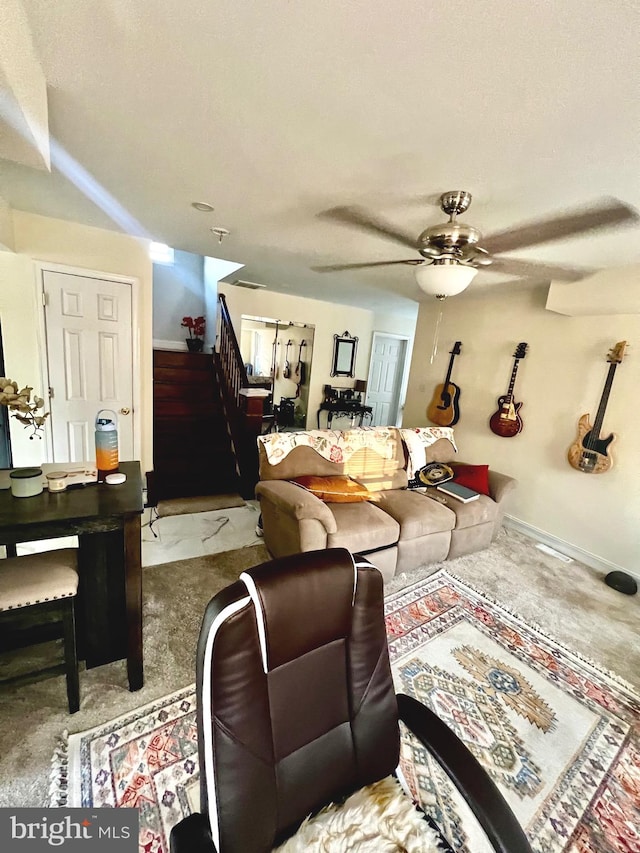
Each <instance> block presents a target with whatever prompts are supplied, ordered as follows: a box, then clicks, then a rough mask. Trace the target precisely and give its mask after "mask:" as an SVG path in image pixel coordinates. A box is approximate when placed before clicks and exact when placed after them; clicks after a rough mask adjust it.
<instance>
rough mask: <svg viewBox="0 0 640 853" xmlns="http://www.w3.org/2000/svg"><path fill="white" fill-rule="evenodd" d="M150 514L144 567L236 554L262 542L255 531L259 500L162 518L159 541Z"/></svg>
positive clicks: (145, 521)
mask: <svg viewBox="0 0 640 853" xmlns="http://www.w3.org/2000/svg"><path fill="white" fill-rule="evenodd" d="M150 512H151V511H150V510H148V509H147V510H145V512H144V515H143V521H142V523H143V525H145V526H143V528H142V565H143V566H156V565H158V564H159V563H171V562H173V561H174V560H185V559H187V558H189V557H202V556H204V555H205V554H217V553H219V552H220V551H232V550H233V549H234V548H244V547H246V546H247V545H256V544H258V543H259V542H261V541H262V539H260V538H258V536H256V532H255V528H256V524H257V521H258V502H257V501H247V505H246V506H244V507H233V508H232V509H222V510H216V511H215V512H198V513H195V514H193V515H170V516H167V517H166V518H159V519H157V520H156V521H155V522H154V523H153V531H155V533H157V534H158V536H157V538H155V537H154V535H153V532H152V531H151V530H150V529H149V526H148V525H149V517H150Z"/></svg>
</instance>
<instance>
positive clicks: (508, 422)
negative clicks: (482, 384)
mask: <svg viewBox="0 0 640 853" xmlns="http://www.w3.org/2000/svg"><path fill="white" fill-rule="evenodd" d="M527 347H528V344H526V343H524V341H523V342H522V343H519V344H518V346H517V347H516V351H515V352H514V354H513V359H514V360H513V370H512V371H511V380H510V381H509V390H508V391H507V393H506V394H504V395H503V396H502V397H498V410H497V412H494V413H493V414H492V415H491V418H490V420H489V427H490V429H491V432H493V433H495V434H496V435H500V436H502V438H512V437H513V436H514V435H518V433H519V432H522V427H523V423H522V418H521V417H520V415H519V414H518V413H519V411H520V409H521V408H522V403H516V401H515V399H514V397H513V388H514V386H515V384H516V375H517V373H518V365H519V364H520V361H521V359H523V358H524V357H525V355H526V354H527Z"/></svg>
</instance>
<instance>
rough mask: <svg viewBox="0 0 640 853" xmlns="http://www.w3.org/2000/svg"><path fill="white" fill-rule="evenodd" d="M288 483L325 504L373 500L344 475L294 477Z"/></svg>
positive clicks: (361, 487) (369, 494)
mask: <svg viewBox="0 0 640 853" xmlns="http://www.w3.org/2000/svg"><path fill="white" fill-rule="evenodd" d="M289 482H290V483H295V484H296V485H297V486H302V488H303V489H306V490H307V491H308V492H311V493H312V494H314V495H315V496H316V497H317V498H320V500H321V501H324V502H325V503H335V504H351V503H359V502H361V501H370V500H371V499H372V498H373V494H372V492H370V491H368V489H366V488H365V487H364V486H361V485H360V484H359V483H356V481H355V480H352V479H351V477H347V476H346V475H345V474H334V475H330V476H327V477H319V476H316V475H314V474H305V475H303V476H302V477H295V478H294V479H293V480H289Z"/></svg>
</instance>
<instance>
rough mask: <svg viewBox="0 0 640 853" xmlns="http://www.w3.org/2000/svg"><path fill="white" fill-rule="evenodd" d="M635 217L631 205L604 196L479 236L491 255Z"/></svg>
mask: <svg viewBox="0 0 640 853" xmlns="http://www.w3.org/2000/svg"><path fill="white" fill-rule="evenodd" d="M637 219H638V212H637V210H635V209H634V208H633V207H630V206H629V205H627V204H624V203H623V202H621V201H618V200H617V199H606V200H603V201H600V202H598V203H596V204H594V205H591V206H590V207H583V208H580V209H577V210H574V211H572V212H568V213H563V214H559V215H557V216H552V217H549V218H546V219H538V220H536V221H534V222H528V223H525V224H523V225H520V226H516V227H515V228H509V229H508V230H507V231H500V232H497V233H496V234H490V235H489V236H488V237H486V238H485V239H483V241H482V245H483V246H484V248H485V249H488V250H489V252H490V253H491V254H492V255H495V254H496V253H498V252H500V253H501V252H512V251H513V250H514V249H522V248H524V247H525V246H533V245H535V244H537V243H550V242H551V241H552V240H562V239H564V238H566V237H571V236H573V235H574V234H583V233H585V232H586V231H595V230H596V229H598V228H610V227H611V226H613V225H620V224H622V223H623V222H631V221H633V220H637Z"/></svg>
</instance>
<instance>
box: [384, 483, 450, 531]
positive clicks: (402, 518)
mask: <svg viewBox="0 0 640 853" xmlns="http://www.w3.org/2000/svg"><path fill="white" fill-rule="evenodd" d="M376 505H377V506H378V507H380V509H383V510H384V511H385V512H386V513H388V514H389V515H390V516H391V517H392V518H393V519H395V520H396V521H397V522H398V524H399V525H400V541H404V540H405V539H418V538H419V537H420V536H426V535H428V534H430V533H442V532H443V531H446V530H451V529H452V528H453V527H454V526H455V523H456V516H455V514H454V513H453V512H452V511H451V510H450V509H448V508H447V507H446V506H445V505H444V504H441V503H438V502H437V501H434V500H432V499H431V498H429V497H427V495H423V494H420V492H416V491H413V490H408V489H395V490H394V491H392V492H382V494H381V495H380V499H379V501H378V502H377V504H376Z"/></svg>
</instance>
